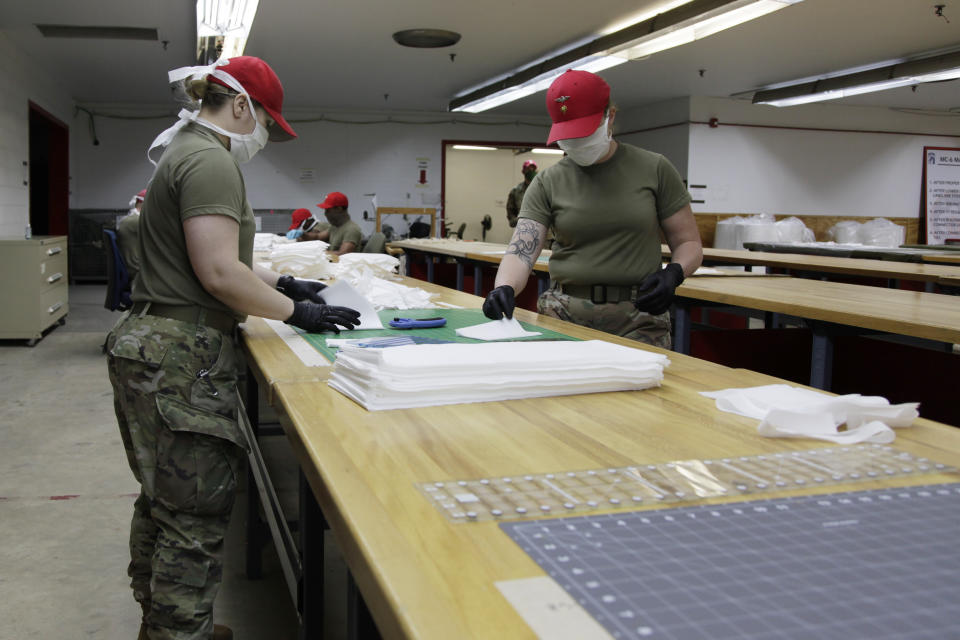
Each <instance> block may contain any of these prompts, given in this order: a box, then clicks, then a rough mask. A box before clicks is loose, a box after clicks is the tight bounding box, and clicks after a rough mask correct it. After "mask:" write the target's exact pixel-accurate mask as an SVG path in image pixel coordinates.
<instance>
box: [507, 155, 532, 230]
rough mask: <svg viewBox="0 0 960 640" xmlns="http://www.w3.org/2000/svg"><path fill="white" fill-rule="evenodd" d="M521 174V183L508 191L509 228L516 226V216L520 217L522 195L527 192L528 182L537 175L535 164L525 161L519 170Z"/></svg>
mask: <svg viewBox="0 0 960 640" xmlns="http://www.w3.org/2000/svg"><path fill="white" fill-rule="evenodd" d="M520 173H522V174H523V182H521V183H520V184H518V185H517V186H515V187H514V188H513V189H510V195H508V196H507V222H509V223H510V226H511V227H515V226H517V216H518V215H520V205H522V204H523V194H525V193H526V192H527V187H529V186H530V181H531V180H533V177H534V176H535V175H537V163H536V162H534V161H533V160H527V161H526V162H524V163H523V167H522V168H521V169H520Z"/></svg>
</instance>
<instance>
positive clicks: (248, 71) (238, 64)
mask: <svg viewBox="0 0 960 640" xmlns="http://www.w3.org/2000/svg"><path fill="white" fill-rule="evenodd" d="M217 70H218V71H222V72H224V73H228V74H230V75H231V76H233V77H234V78H235V79H236V80H237V82H239V83H240V86H241V87H243V88H244V89H246V90H247V93H248V94H250V97H251V98H253V99H254V100H256V101H257V102H258V103H259V104H260V105H261V106H262V107H263V108H264V109H266V110H267V113H269V114H270V117H271V118H273V120H274V124H273V125H271V126H269V127H267V131H268V132H269V133H270V140H272V141H274V142H283V141H284V140H291V139H293V138H296V137H297V134H296V133H294V132H293V129H292V128H291V127H290V125H289V124H287V121H286V120H284V119H283V116H282V115H281V111H282V110H283V85H281V84H280V78H278V77H277V74H276V73H274V72H273V69H271V68H270V65H268V64H267V63H266V62H264V61H263V60H261V59H260V58H255V57H253V56H237V57H235V58H230V59H229V60H227V61H226V62H225V63H224V64H222V65H220V66H218V67H217ZM207 78H208V79H209V80H210V82H216V83H217V84H219V85H223V86H225V87H228V85H227V84H226V83H225V82H223V81H222V80H220V79H219V78H217V77H216V76H207ZM228 88H229V87H228Z"/></svg>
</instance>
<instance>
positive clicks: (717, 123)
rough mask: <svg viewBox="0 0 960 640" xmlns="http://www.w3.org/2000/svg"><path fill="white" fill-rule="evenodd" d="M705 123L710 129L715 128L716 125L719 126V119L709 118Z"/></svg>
mask: <svg viewBox="0 0 960 640" xmlns="http://www.w3.org/2000/svg"><path fill="white" fill-rule="evenodd" d="M707 124H708V125H710V128H711V129H716V128H717V127H719V126H720V121H719V120H717V119H716V118H710V120H709V121H708V122H707Z"/></svg>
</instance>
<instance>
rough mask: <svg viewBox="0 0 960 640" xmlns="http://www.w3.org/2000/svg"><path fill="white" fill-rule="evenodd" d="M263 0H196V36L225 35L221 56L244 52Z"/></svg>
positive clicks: (199, 37) (202, 37)
mask: <svg viewBox="0 0 960 640" xmlns="http://www.w3.org/2000/svg"><path fill="white" fill-rule="evenodd" d="M259 4H260V0H197V38H198V39H200V40H202V39H204V38H209V37H222V38H223V49H222V51H221V53H220V57H222V58H232V57H234V56H240V55H243V48H244V47H245V46H246V44H247V37H248V36H249V35H250V28H251V27H252V26H253V18H254V17H255V16H256V14H257V6H258V5H259Z"/></svg>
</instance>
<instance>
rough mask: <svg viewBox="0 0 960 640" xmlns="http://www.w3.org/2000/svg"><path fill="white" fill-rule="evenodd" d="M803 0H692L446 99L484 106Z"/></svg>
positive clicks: (459, 106)
mask: <svg viewBox="0 0 960 640" xmlns="http://www.w3.org/2000/svg"><path fill="white" fill-rule="evenodd" d="M802 1H803V0H692V2H688V3H686V4H683V5H681V6H679V7H676V8H674V9H671V10H669V11H666V12H664V13H660V14H657V15H655V16H653V17H652V18H648V19H646V20H643V21H641V22H637V23H635V24H633V25H631V26H629V27H626V28H624V29H621V30H620V31H617V32H614V33H610V34H607V35H605V36H601V37H599V38H597V39H595V40H591V41H590V42H587V43H585V44H581V45H578V46H576V47H574V48H572V49H568V50H565V51H561V52H560V53H558V54H557V55H555V56H553V57H551V58H549V59H547V60H543V61H539V62H537V63H534V64H531V65H528V66H527V67H524V68H523V69H521V70H519V71H517V72H516V73H514V74H512V75H510V76H508V77H506V78H501V79H499V80H497V81H495V82H491V83H488V84H486V85H484V86H482V87H479V88H471V89H467V90H466V91H463V92H461V93H460V94H458V95H457V96H456V97H455V98H454V99H453V100H451V101H450V110H451V111H466V112H468V113H478V112H480V111H486V110H488V109H492V108H494V107H498V106H500V105H503V104H506V103H508V102H513V101H514V100H519V99H520V98H524V97H526V96H529V95H531V94H534V93H536V92H538V91H542V90H544V89H546V88H547V87H549V86H550V83H552V82H553V81H554V80H555V79H556V78H557V76H559V75H560V74H562V73H563V72H564V71H566V70H568V69H576V70H581V71H592V72H593V73H598V72H600V71H603V70H604V69H609V68H611V67H614V66H616V65H619V64H623V63H624V62H627V61H628V60H635V59H637V58H644V57H647V56H649V55H652V54H654V53H657V52H660V51H664V50H665V49H670V48H672V47H678V46H680V45H684V44H687V43H690V42H694V41H695V40H700V39H701V38H706V37H708V36H711V35H713V34H715V33H718V32H720V31H723V30H724V29H729V28H730V27H733V26H736V25H738V24H742V23H744V22H747V21H749V20H754V19H756V18H759V17H760V16H763V15H766V14H768V13H771V12H773V11H777V10H778V9H783V8H784V7H787V6H789V5H792V4H797V3H799V2H802Z"/></svg>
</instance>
